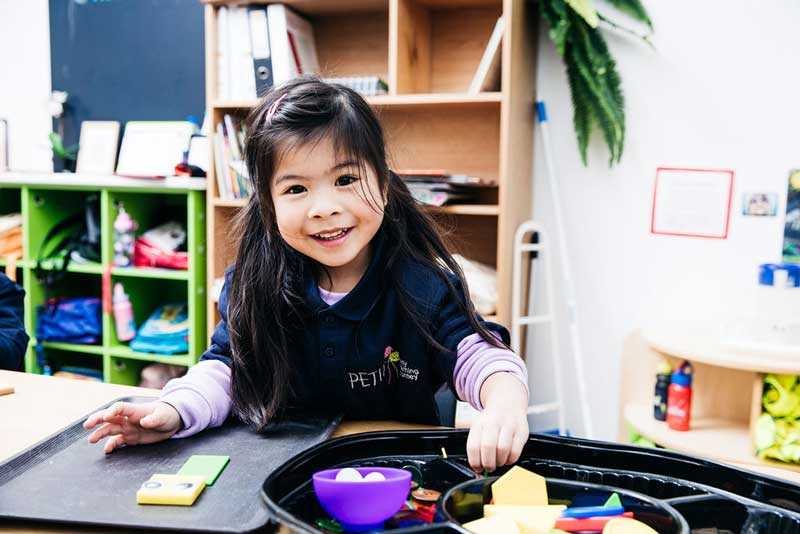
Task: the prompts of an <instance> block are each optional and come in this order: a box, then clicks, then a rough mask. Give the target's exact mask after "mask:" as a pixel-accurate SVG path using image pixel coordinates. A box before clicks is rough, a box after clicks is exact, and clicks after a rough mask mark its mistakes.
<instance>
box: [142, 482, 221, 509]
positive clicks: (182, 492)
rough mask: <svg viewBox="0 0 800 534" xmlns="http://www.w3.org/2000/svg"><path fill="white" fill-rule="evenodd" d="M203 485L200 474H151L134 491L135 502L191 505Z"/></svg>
mask: <svg viewBox="0 0 800 534" xmlns="http://www.w3.org/2000/svg"><path fill="white" fill-rule="evenodd" d="M205 487H206V481H205V479H204V478H203V477H201V476H184V475H153V476H151V477H150V480H148V481H147V482H145V483H144V484H142V486H141V487H140V488H139V491H137V492H136V502H137V503H139V504H172V505H178V506H191V505H192V504H194V501H195V500H197V497H198V496H199V495H200V493H201V492H202V491H203V488H205Z"/></svg>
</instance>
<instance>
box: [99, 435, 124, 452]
mask: <svg viewBox="0 0 800 534" xmlns="http://www.w3.org/2000/svg"><path fill="white" fill-rule="evenodd" d="M124 443H125V435H124V434H117V435H116V436H113V437H111V438H109V439H108V441H106V446H105V447H103V452H105V453H106V454H111V452H112V451H113V450H114V449H116V448H117V447H120V446H121V445H123V444H124Z"/></svg>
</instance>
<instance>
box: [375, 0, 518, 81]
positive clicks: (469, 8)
mask: <svg viewBox="0 0 800 534" xmlns="http://www.w3.org/2000/svg"><path fill="white" fill-rule="evenodd" d="M502 12H503V6H502V4H501V3H500V2H478V1H474V2H443V1H441V0H439V1H430V0H397V3H396V7H395V5H394V4H393V10H392V17H393V18H394V22H393V23H392V28H393V29H395V28H396V31H395V32H393V34H392V36H391V37H390V41H391V44H390V47H392V48H396V61H395V63H394V64H393V65H392V68H391V70H392V73H393V80H394V81H395V84H396V92H397V93H398V94H403V93H463V92H465V91H466V90H467V89H468V88H469V85H470V83H471V82H472V78H473V76H474V75H475V71H476V70H477V68H478V64H479V63H480V60H481V57H482V56H483V52H484V50H485V48H486V44H487V43H488V42H489V38H490V36H491V35H492V31H493V30H494V26H495V24H496V23H497V19H498V17H500V15H501V14H502Z"/></svg>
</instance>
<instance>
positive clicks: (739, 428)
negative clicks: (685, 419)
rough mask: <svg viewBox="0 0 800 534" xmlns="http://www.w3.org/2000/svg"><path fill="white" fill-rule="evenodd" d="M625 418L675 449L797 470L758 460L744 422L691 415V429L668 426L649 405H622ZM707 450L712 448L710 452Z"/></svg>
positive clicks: (746, 463) (642, 433) (695, 454)
mask: <svg viewBox="0 0 800 534" xmlns="http://www.w3.org/2000/svg"><path fill="white" fill-rule="evenodd" d="M625 420H626V421H628V423H630V425H631V426H632V427H633V428H634V429H636V431H637V432H639V433H640V434H641V435H642V436H644V437H646V438H647V439H649V440H651V441H653V442H655V443H657V444H658V445H661V446H662V447H666V448H667V449H672V450H675V451H678V452H683V453H686V454H692V455H694V456H700V457H705V458H710V459H712V460H717V461H722V462H728V463H736V464H744V465H750V466H758V467H772V468H782V469H788V470H791V471H797V472H800V465H797V466H795V465H791V464H784V463H781V462H772V461H765V460H761V459H760V458H758V457H757V456H756V455H755V452H754V450H753V442H752V440H751V437H750V430H749V428H748V425H747V423H746V422H740V421H734V420H730V419H723V418H716V417H697V418H692V422H691V430H689V431H687V432H681V431H676V430H672V429H670V428H669V427H668V426H667V423H665V422H663V421H657V420H656V419H655V418H654V417H653V408H652V406H650V405H637V404H629V405H627V406H625ZM709 451H714V453H713V454H712V455H710V454H709Z"/></svg>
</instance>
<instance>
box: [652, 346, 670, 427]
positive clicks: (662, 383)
mask: <svg viewBox="0 0 800 534" xmlns="http://www.w3.org/2000/svg"><path fill="white" fill-rule="evenodd" d="M670 373H672V367H670V365H669V363H668V362H667V361H666V360H664V361H662V362H661V364H660V365H659V366H658V371H657V374H656V392H655V396H654V397H653V417H655V418H656V419H658V420H659V421H666V420H667V393H668V391H669V383H670Z"/></svg>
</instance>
